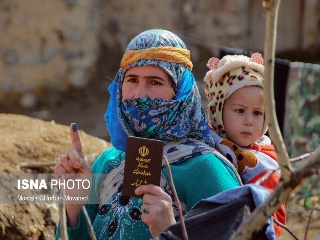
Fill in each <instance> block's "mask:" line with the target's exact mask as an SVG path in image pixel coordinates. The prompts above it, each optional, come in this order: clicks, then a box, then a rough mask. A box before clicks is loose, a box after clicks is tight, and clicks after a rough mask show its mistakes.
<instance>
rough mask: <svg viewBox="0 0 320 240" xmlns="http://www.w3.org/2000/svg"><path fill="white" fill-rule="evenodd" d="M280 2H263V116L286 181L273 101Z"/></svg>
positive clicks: (286, 165)
mask: <svg viewBox="0 0 320 240" xmlns="http://www.w3.org/2000/svg"><path fill="white" fill-rule="evenodd" d="M280 2H281V0H263V6H264V7H265V9H266V32H265V44H264V58H265V70H264V79H265V81H264V104H265V116H266V121H267V123H268V132H269V135H270V137H271V140H272V142H273V144H274V146H275V149H276V153H277V159H278V162H279V165H280V167H281V173H282V178H283V179H285V180H288V179H289V178H290V175H291V171H292V167H291V164H290V161H289V156H288V153H287V151H286V147H285V145H284V141H283V139H282V136H281V132H280V129H279V125H278V121H277V116H276V111H275V109H276V108H275V101H274V87H273V85H274V56H275V46H276V38H277V21H278V12H279V6H280Z"/></svg>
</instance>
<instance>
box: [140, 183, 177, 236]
mask: <svg viewBox="0 0 320 240" xmlns="http://www.w3.org/2000/svg"><path fill="white" fill-rule="evenodd" d="M135 193H136V194H137V195H143V204H142V206H141V212H142V216H141V219H142V221H143V222H144V223H146V224H148V226H149V230H150V233H151V235H152V237H155V236H157V235H158V234H159V233H160V232H162V231H163V230H165V229H166V228H168V227H169V226H171V225H172V224H174V223H176V221H175V219H174V214H173V209H172V200H171V197H170V196H169V195H168V194H167V193H165V192H164V191H163V190H162V189H161V188H160V187H158V186H155V185H152V184H149V185H141V186H139V187H137V188H136V190H135ZM146 210H147V211H146Z"/></svg>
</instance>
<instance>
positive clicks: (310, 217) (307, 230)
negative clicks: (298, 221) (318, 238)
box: [304, 201, 317, 240]
mask: <svg viewBox="0 0 320 240" xmlns="http://www.w3.org/2000/svg"><path fill="white" fill-rule="evenodd" d="M316 204H317V202H315V201H313V202H312V205H313V206H312V209H311V211H310V214H309V219H308V224H307V227H306V232H305V234H304V239H305V240H307V237H308V232H309V226H310V223H311V219H312V214H313V211H314V208H315V206H316Z"/></svg>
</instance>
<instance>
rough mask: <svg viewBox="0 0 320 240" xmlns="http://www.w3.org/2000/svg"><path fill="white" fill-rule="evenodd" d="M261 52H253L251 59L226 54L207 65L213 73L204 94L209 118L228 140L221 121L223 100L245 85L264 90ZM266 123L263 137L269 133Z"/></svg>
mask: <svg viewBox="0 0 320 240" xmlns="http://www.w3.org/2000/svg"><path fill="white" fill-rule="evenodd" d="M263 62H264V61H263V58H262V55H261V54H260V53H254V54H252V55H251V58H249V57H247V56H244V55H226V56H224V57H223V58H222V59H221V60H219V59H218V58H210V59H209V61H208V63H207V66H208V67H209V68H210V71H208V72H207V74H206V76H205V77H204V81H205V83H206V88H205V93H206V96H207V98H208V101H209V103H208V106H207V111H208V118H209V123H210V124H211V126H212V127H213V129H214V130H215V131H216V132H217V133H218V134H219V135H220V136H221V137H224V138H226V134H225V129H224V124H223V120H222V109H223V105H224V101H225V100H226V99H227V98H228V97H229V96H231V94H232V93H234V92H235V91H237V90H238V89H240V88H242V87H245V86H260V87H262V88H263V81H264V79H263V75H264V65H263ZM267 127H268V126H267V124H266V121H265V122H264V126H263V129H262V132H261V136H262V135H263V134H265V133H266V132H267Z"/></svg>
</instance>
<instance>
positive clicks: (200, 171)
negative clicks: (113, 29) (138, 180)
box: [55, 29, 240, 239]
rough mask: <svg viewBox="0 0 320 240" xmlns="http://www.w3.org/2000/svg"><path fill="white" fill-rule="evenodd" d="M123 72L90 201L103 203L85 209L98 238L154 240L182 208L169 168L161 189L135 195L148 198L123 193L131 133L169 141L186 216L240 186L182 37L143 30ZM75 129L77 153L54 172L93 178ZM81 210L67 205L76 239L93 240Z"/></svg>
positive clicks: (70, 152) (115, 86)
mask: <svg viewBox="0 0 320 240" xmlns="http://www.w3.org/2000/svg"><path fill="white" fill-rule="evenodd" d="M120 67H121V68H120V69H119V71H118V73H117V75H116V77H115V79H114V81H113V83H112V84H111V86H110V87H109V92H110V95H111V96H110V102H109V106H108V111H107V113H106V115H105V119H106V121H107V127H108V130H109V132H110V135H111V143H112V145H113V147H112V148H109V149H107V150H106V151H105V152H104V153H103V154H102V155H101V156H100V157H99V158H97V160H96V161H95V162H94V164H93V165H92V173H95V174H96V177H94V178H93V186H92V188H91V192H90V196H89V203H97V204H87V205H86V209H87V211H88V214H89V216H90V219H91V222H92V224H93V228H94V230H95V234H96V237H97V239H99V238H103V239H129V238H130V239H150V238H151V237H155V236H156V235H158V234H159V233H160V232H161V231H163V230H164V229H166V228H167V227H169V226H170V225H172V224H174V223H175V222H176V221H177V220H178V210H177V203H176V202H175V199H174V198H173V194H172V191H171V189H170V185H169V184H168V182H169V179H168V172H167V169H166V168H165V167H164V166H163V167H162V176H161V183H160V186H155V185H141V186H139V187H138V188H137V189H136V190H135V193H136V194H137V195H141V196H143V197H142V198H134V197H126V196H123V195H122V184H123V169H124V159H125V151H126V141H127V136H138V137H143V138H150V139H157V140H161V141H163V142H164V144H165V145H164V149H163V154H164V155H166V156H167V158H168V160H169V162H170V166H171V171H172V175H173V180H174V183H175V187H176V191H177V194H178V197H179V200H180V202H181V206H182V209H183V212H184V213H186V212H187V211H188V210H189V209H190V208H192V206H194V204H196V203H197V202H198V201H200V200H201V199H204V198H207V197H210V196H212V195H215V194H217V193H219V192H222V191H224V190H227V189H230V188H233V187H236V186H239V185H240V183H239V181H238V178H237V176H236V173H235V172H234V171H233V170H232V169H231V167H229V165H228V164H226V163H225V162H223V161H221V160H220V159H219V158H218V157H217V156H216V155H214V154H213V151H214V149H213V148H212V146H213V145H214V142H213V139H212V136H211V135H210V129H209V127H208V123H207V121H206V120H205V115H204V112H203V109H202V108H201V99H200V94H199V92H198V88H197V85H196V82H195V79H194V76H193V75H192V73H191V69H192V62H191V61H190V53H189V51H188V50H187V48H186V46H185V44H184V42H183V41H182V40H181V39H180V38H179V37H178V36H176V35H175V34H173V33H171V32H169V31H166V30H161V29H154V30H148V31H145V32H142V33H140V34H139V35H138V36H136V37H135V38H133V39H132V40H131V42H130V43H129V45H128V47H127V49H126V52H125V54H124V56H123V58H122V61H121V64H120ZM72 127H73V128H71V131H70V132H71V138H72V142H73V148H71V149H69V150H68V151H67V154H66V155H64V156H61V157H60V160H59V164H58V165H57V166H56V168H55V173H56V174H57V175H61V174H64V173H81V174H82V175H88V174H90V173H91V168H90V167H89V166H88V165H87V164H86V162H85V161H84V160H83V154H82V151H81V144H80V139H79V136H78V134H77V128H76V125H72ZM100 173H101V174H100ZM102 173H104V174H102ZM97 174H98V175H97ZM82 194H85V193H82ZM81 207H82V205H81V204H67V205H66V211H67V224H68V234H69V238H70V239H89V234H88V231H87V227H86V223H85V219H84V213H83V212H82V210H81ZM142 209H143V210H144V211H142Z"/></svg>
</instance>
